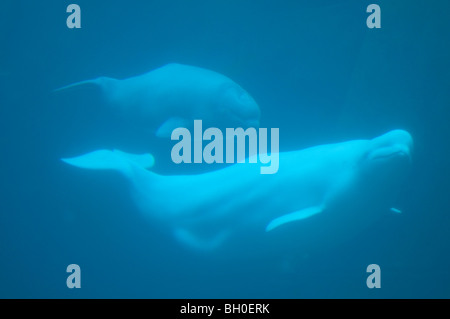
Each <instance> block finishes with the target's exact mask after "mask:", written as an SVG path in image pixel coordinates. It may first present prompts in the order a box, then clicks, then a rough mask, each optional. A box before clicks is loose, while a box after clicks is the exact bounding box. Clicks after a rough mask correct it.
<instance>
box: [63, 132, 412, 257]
mask: <svg viewBox="0 0 450 319" xmlns="http://www.w3.org/2000/svg"><path fill="white" fill-rule="evenodd" d="M412 146H413V140H412V137H411V135H410V134H409V133H408V132H406V131H403V130H394V131H390V132H388V133H386V134H384V135H381V136H379V137H376V138H374V139H371V140H352V141H347V142H342V143H335V144H327V145H320V146H315V147H311V148H307V149H304V150H299V151H291V152H284V153H280V154H279V170H278V172H277V173H276V174H272V175H269V174H260V167H259V166H260V164H249V163H238V164H234V165H231V166H228V167H226V168H223V169H220V170H216V171H213V172H208V173H204V174H198V175H183V176H180V175H176V176H163V175H159V174H156V173H154V172H151V171H148V170H146V169H145V168H144V167H150V166H151V164H152V161H149V162H148V161H147V160H143V161H141V160H135V159H136V158H137V159H139V156H138V157H129V156H127V155H126V154H125V153H121V152H116V151H110V150H97V151H94V152H91V153H87V154H85V155H82V156H78V157H72V158H64V159H62V160H63V161H64V162H66V163H68V164H71V165H74V166H77V167H81V168H87V169H111V170H117V171H119V172H120V173H121V174H123V175H124V176H125V177H126V179H127V180H128V181H129V182H130V188H131V192H132V195H133V197H134V201H135V203H136V204H137V206H138V208H139V210H140V211H142V212H143V213H144V214H145V215H147V216H149V217H150V218H151V220H153V221H155V222H157V221H158V222H160V224H159V225H160V226H161V227H164V228H165V229H167V230H168V231H169V232H171V233H173V234H174V235H175V237H176V238H177V239H178V240H180V241H181V242H183V243H185V244H187V245H188V246H191V247H194V248H197V249H199V250H209V251H211V250H215V249H218V248H219V247H221V246H222V245H226V244H227V243H229V244H230V245H231V246H232V247H233V248H232V249H235V248H240V247H247V248H248V247H251V248H250V250H255V248H254V247H255V246H254V243H255V242H256V243H258V244H259V245H260V247H261V243H263V244H264V245H263V246H262V247H264V248H263V251H264V253H267V251H268V249H269V247H272V248H273V249H275V250H277V249H283V248H284V247H285V246H286V247H291V248H292V247H294V248H295V247H297V246H299V245H310V246H311V245H318V244H319V242H321V241H322V242H335V241H339V240H341V239H342V238H346V237H348V236H351V235H352V234H356V233H357V232H359V231H361V230H363V229H364V228H365V227H367V226H369V225H370V224H371V223H372V222H373V221H375V220H376V219H377V218H379V217H381V215H382V213H383V212H385V211H389V208H390V207H391V206H392V204H393V203H394V200H395V197H396V196H395V192H396V190H398V188H399V187H401V184H402V182H403V181H404V178H405V176H406V174H407V172H408V170H409V167H410V164H411V151H412ZM141 156H143V157H144V159H145V158H149V157H148V156H147V157H145V155H141ZM146 162H148V163H147V164H148V165H146ZM142 163H144V164H142ZM302 225H303V226H302ZM305 225H306V226H305ZM280 239H283V241H280ZM281 243H282V244H281ZM247 244H248V245H247ZM250 250H248V251H250Z"/></svg>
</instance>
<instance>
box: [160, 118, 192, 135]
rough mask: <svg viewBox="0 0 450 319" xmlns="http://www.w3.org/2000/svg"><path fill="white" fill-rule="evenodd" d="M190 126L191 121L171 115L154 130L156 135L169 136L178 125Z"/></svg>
mask: <svg viewBox="0 0 450 319" xmlns="http://www.w3.org/2000/svg"><path fill="white" fill-rule="evenodd" d="M189 126H192V123H191V121H189V120H188V119H185V118H182V117H171V118H169V119H168V120H167V121H165V122H164V123H163V124H161V126H160V127H159V128H158V130H157V131H156V136H158V137H170V136H171V135H172V131H173V130H174V129H176V128H179V127H185V128H189Z"/></svg>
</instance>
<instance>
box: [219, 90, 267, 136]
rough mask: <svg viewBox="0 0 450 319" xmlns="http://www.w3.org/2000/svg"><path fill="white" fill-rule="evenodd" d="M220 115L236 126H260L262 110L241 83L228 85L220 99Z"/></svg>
mask: <svg viewBox="0 0 450 319" xmlns="http://www.w3.org/2000/svg"><path fill="white" fill-rule="evenodd" d="M218 101H219V102H218V103H219V104H218V110H219V116H220V117H221V118H222V119H227V120H230V121H231V123H232V124H233V125H234V126H235V127H243V128H248V127H255V128H258V127H259V120H260V117H261V111H260V109H259V106H258V104H257V103H256V101H255V100H254V99H253V97H252V96H251V95H250V94H249V93H247V91H245V90H244V89H243V88H241V87H240V86H239V85H231V86H227V87H226V88H224V89H223V91H222V92H221V97H220V99H218Z"/></svg>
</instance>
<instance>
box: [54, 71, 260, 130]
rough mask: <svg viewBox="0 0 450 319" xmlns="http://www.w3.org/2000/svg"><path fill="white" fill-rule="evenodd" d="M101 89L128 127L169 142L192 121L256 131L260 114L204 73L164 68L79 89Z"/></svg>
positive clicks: (238, 91) (232, 88) (236, 89)
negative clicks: (137, 125)
mask: <svg viewBox="0 0 450 319" xmlns="http://www.w3.org/2000/svg"><path fill="white" fill-rule="evenodd" d="M88 84H89V85H95V86H97V87H99V88H100V89H101V92H102V95H103V97H104V99H105V101H106V104H107V105H109V106H110V107H111V108H114V109H115V110H117V111H119V112H120V113H121V114H123V116H124V117H126V118H128V119H130V120H132V122H133V123H140V124H141V125H143V126H145V127H147V128H149V129H151V130H152V131H153V132H154V133H155V134H156V135H157V136H159V137H170V134H171V133H172V131H173V130H174V129H175V128H178V127H186V128H189V127H190V126H191V125H192V123H193V120H203V122H204V123H205V124H206V125H208V126H215V127H221V126H222V127H244V128H246V127H259V120H260V109H259V106H258V104H257V103H256V102H255V100H254V99H253V97H252V96H251V95H250V94H249V93H247V91H245V90H244V89H243V88H242V87H241V86H240V85H238V84H237V83H236V82H234V81H233V80H231V79H230V78H228V77H226V76H225V75H222V74H220V73H217V72H215V71H211V70H208V69H204V68H200V67H196V66H190V65H183V64H178V63H170V64H167V65H164V66H162V67H160V68H157V69H155V70H153V71H150V72H148V73H145V74H143V75H139V76H135V77H130V78H127V79H123V80H118V79H114V78H110V77H105V76H101V77H98V78H95V79H90V80H85V81H80V82H77V83H73V84H70V85H67V86H64V87H62V88H59V89H56V90H55V91H61V90H65V89H69V88H73V87H78V86H81V85H88Z"/></svg>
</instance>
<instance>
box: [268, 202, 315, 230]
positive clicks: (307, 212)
mask: <svg viewBox="0 0 450 319" xmlns="http://www.w3.org/2000/svg"><path fill="white" fill-rule="evenodd" d="M321 211H323V206H322V205H321V206H313V207H308V208H305V209H302V210H299V211H296V212H293V213H290V214H287V215H283V216H281V217H277V218H275V219H274V220H272V221H271V222H270V223H269V224H268V225H267V227H266V232H268V231H271V230H272V229H274V228H277V227H278V226H281V225H283V224H287V223H290V222H294V221H297V220H302V219H305V218H308V217H311V216H313V215H315V214H318V213H320V212H321Z"/></svg>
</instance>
